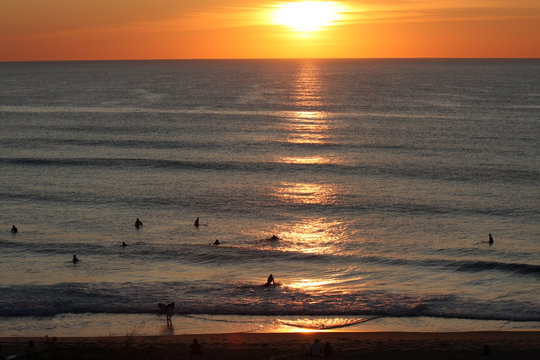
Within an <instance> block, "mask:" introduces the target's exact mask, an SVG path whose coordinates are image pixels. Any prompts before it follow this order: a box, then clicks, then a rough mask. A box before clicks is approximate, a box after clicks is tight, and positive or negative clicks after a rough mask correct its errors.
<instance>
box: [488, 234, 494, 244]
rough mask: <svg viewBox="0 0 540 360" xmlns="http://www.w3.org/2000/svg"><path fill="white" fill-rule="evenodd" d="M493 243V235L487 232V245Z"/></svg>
mask: <svg viewBox="0 0 540 360" xmlns="http://www.w3.org/2000/svg"><path fill="white" fill-rule="evenodd" d="M491 244H493V237H492V236H491V234H489V245H491Z"/></svg>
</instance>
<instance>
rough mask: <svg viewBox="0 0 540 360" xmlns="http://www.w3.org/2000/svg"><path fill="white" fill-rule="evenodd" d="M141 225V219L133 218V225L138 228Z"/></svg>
mask: <svg viewBox="0 0 540 360" xmlns="http://www.w3.org/2000/svg"><path fill="white" fill-rule="evenodd" d="M142 226H143V223H142V221H141V220H139V218H137V220H135V227H136V228H137V229H138V228H142Z"/></svg>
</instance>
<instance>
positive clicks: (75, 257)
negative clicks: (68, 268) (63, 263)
mask: <svg viewBox="0 0 540 360" xmlns="http://www.w3.org/2000/svg"><path fill="white" fill-rule="evenodd" d="M72 261H73V263H74V264H76V263H78V262H79V259H77V255H73V260H72Z"/></svg>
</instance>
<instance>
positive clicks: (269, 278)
mask: <svg viewBox="0 0 540 360" xmlns="http://www.w3.org/2000/svg"><path fill="white" fill-rule="evenodd" d="M270 285H276V282H275V281H274V275H272V274H270V276H268V280H266V284H264V286H270Z"/></svg>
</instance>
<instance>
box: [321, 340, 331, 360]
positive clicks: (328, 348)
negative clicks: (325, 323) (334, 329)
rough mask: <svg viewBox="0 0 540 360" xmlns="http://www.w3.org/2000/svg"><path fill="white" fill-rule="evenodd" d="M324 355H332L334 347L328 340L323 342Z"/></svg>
mask: <svg viewBox="0 0 540 360" xmlns="http://www.w3.org/2000/svg"><path fill="white" fill-rule="evenodd" d="M323 350H324V356H325V357H332V355H334V348H333V347H332V344H330V342H329V341H327V342H326V344H324V349H323Z"/></svg>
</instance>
